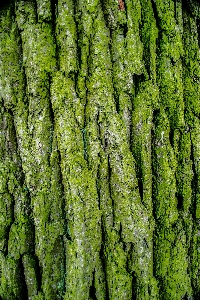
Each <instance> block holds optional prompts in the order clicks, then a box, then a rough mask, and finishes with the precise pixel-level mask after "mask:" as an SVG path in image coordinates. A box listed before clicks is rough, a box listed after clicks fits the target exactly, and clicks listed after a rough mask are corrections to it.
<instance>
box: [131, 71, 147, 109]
mask: <svg viewBox="0 0 200 300" xmlns="http://www.w3.org/2000/svg"><path fill="white" fill-rule="evenodd" d="M144 81H145V76H144V74H140V75H138V74H134V75H133V82H134V85H135V97H137V95H138V93H139V90H140V85H141V83H142V82H144ZM133 104H134V103H133ZM133 106H134V105H133Z"/></svg>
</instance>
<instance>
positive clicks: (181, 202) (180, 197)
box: [176, 193, 183, 210]
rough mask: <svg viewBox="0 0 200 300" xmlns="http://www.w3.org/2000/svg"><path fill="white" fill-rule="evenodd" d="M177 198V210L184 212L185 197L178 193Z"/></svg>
mask: <svg viewBox="0 0 200 300" xmlns="http://www.w3.org/2000/svg"><path fill="white" fill-rule="evenodd" d="M176 198H177V201H178V202H177V209H178V210H182V208H183V196H182V195H181V194H180V193H176Z"/></svg>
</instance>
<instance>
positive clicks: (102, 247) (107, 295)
mask: <svg viewBox="0 0 200 300" xmlns="http://www.w3.org/2000/svg"><path fill="white" fill-rule="evenodd" d="M101 233H102V242H101V249H100V253H99V254H100V260H101V262H102V269H103V273H104V275H105V286H106V298H105V300H109V299H110V298H109V288H108V281H107V272H106V256H105V255H104V250H105V249H104V248H105V245H106V232H105V229H104V224H103V217H101Z"/></svg>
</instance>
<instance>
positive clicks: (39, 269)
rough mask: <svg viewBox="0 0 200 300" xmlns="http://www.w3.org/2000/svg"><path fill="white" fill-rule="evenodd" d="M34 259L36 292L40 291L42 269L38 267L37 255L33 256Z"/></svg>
mask: <svg viewBox="0 0 200 300" xmlns="http://www.w3.org/2000/svg"><path fill="white" fill-rule="evenodd" d="M33 259H34V267H35V275H36V280H37V285H38V291H41V288H42V269H41V267H40V263H39V259H38V257H37V255H34V256H33Z"/></svg>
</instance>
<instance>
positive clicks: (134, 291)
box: [132, 272, 137, 300]
mask: <svg viewBox="0 0 200 300" xmlns="http://www.w3.org/2000/svg"><path fill="white" fill-rule="evenodd" d="M136 299H137V277H136V275H135V272H132V300H136Z"/></svg>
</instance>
